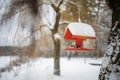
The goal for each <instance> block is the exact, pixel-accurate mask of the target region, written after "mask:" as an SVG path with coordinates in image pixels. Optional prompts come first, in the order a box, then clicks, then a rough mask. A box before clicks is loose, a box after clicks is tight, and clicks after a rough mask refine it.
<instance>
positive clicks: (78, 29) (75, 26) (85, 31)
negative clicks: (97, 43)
mask: <svg viewBox="0 0 120 80" xmlns="http://www.w3.org/2000/svg"><path fill="white" fill-rule="evenodd" d="M68 29H69V30H70V32H71V33H72V35H77V36H90V37H95V32H94V29H93V28H92V27H91V26H90V25H88V24H85V23H80V22H79V23H78V22H74V23H70V24H69V25H68Z"/></svg>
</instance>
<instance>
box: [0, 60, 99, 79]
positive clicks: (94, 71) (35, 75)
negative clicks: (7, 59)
mask: <svg viewBox="0 0 120 80" xmlns="http://www.w3.org/2000/svg"><path fill="white" fill-rule="evenodd" d="M92 62H95V63H101V59H97V60H96V59H90V58H87V59H84V58H72V59H70V60H68V59H67V58H61V76H60V77H58V76H54V75H53V58H39V59H37V60H35V61H34V62H30V63H29V64H24V65H23V66H22V67H21V68H15V70H17V71H18V72H19V74H18V76H15V77H14V76H12V75H14V72H5V73H3V74H2V75H1V76H2V77H1V78H0V80H97V77H98V73H99V68H100V67H99V66H92V65H89V63H92ZM19 69H20V71H19Z"/></svg>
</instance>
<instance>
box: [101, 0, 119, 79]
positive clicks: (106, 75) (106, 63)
mask: <svg viewBox="0 0 120 80" xmlns="http://www.w3.org/2000/svg"><path fill="white" fill-rule="evenodd" d="M106 2H107V4H108V6H109V7H110V9H111V10H112V11H113V13H112V26H111V30H110V33H109V38H108V46H107V48H106V51H105V55H104V59H103V63H102V67H101V69H100V74H99V80H120V0H106Z"/></svg>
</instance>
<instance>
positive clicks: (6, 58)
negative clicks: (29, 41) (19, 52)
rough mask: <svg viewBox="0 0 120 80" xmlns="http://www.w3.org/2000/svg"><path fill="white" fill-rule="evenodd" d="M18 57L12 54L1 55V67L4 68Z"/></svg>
mask: <svg viewBox="0 0 120 80" xmlns="http://www.w3.org/2000/svg"><path fill="white" fill-rule="evenodd" d="M17 58H18V57H16V56H14V57H13V56H12V57H10V56H1V57H0V68H3V67H5V66H7V65H8V64H9V63H10V61H12V60H15V59H17Z"/></svg>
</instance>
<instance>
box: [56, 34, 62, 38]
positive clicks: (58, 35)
mask: <svg viewBox="0 0 120 80" xmlns="http://www.w3.org/2000/svg"><path fill="white" fill-rule="evenodd" d="M54 38H55V39H62V38H61V36H60V34H59V33H56V34H55V35H54Z"/></svg>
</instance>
